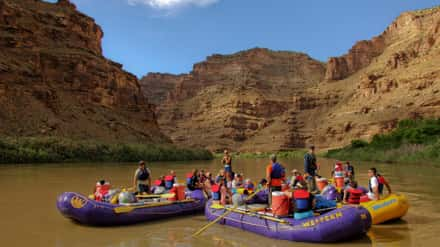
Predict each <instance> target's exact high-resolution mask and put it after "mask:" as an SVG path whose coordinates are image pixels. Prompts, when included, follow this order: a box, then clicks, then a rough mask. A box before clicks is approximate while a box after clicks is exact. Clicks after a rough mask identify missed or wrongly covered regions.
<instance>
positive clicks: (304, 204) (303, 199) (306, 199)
mask: <svg viewBox="0 0 440 247" xmlns="http://www.w3.org/2000/svg"><path fill="white" fill-rule="evenodd" d="M292 199H293V211H294V218H295V219H298V220H300V219H305V218H309V217H313V216H314V214H313V208H314V207H315V197H314V196H313V194H312V193H310V192H309V191H308V189H307V183H306V182H305V181H300V182H299V184H298V189H296V190H294V191H293V194H292Z"/></svg>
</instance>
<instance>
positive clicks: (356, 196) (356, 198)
mask: <svg viewBox="0 0 440 247" xmlns="http://www.w3.org/2000/svg"><path fill="white" fill-rule="evenodd" d="M347 192H348V193H350V194H349V195H348V203H350V204H359V203H360V200H361V196H362V194H363V193H364V192H363V191H362V190H360V189H353V188H351V189H349V190H348V191H347Z"/></svg>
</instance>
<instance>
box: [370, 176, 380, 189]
mask: <svg viewBox="0 0 440 247" xmlns="http://www.w3.org/2000/svg"><path fill="white" fill-rule="evenodd" d="M370 186H371V189H374V188H377V187H378V186H379V181H377V177H374V176H373V177H371V178H370Z"/></svg>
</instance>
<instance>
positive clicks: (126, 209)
mask: <svg viewBox="0 0 440 247" xmlns="http://www.w3.org/2000/svg"><path fill="white" fill-rule="evenodd" d="M194 201H195V200H194V199H185V200H182V201H166V202H158V203H152V204H146V205H140V206H121V207H117V208H114V209H113V211H114V212H115V213H117V214H121V213H129V212H131V211H133V210H135V209H138V208H152V207H159V206H165V205H171V204H177V203H186V202H194Z"/></svg>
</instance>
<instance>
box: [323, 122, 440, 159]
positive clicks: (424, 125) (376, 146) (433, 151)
mask: <svg viewBox="0 0 440 247" xmlns="http://www.w3.org/2000/svg"><path fill="white" fill-rule="evenodd" d="M325 156H326V157H329V158H337V159H354V160H365V161H383V162H392V161H418V160H427V161H440V119H418V120H411V119H409V120H402V121H400V122H399V123H398V127H397V128H396V129H395V130H393V131H391V132H390V133H388V134H378V135H375V136H373V138H372V140H371V142H370V143H368V142H366V141H363V140H353V141H352V142H351V144H350V145H348V146H346V147H344V148H341V149H333V150H329V151H328V152H327V153H326V154H325Z"/></svg>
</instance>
